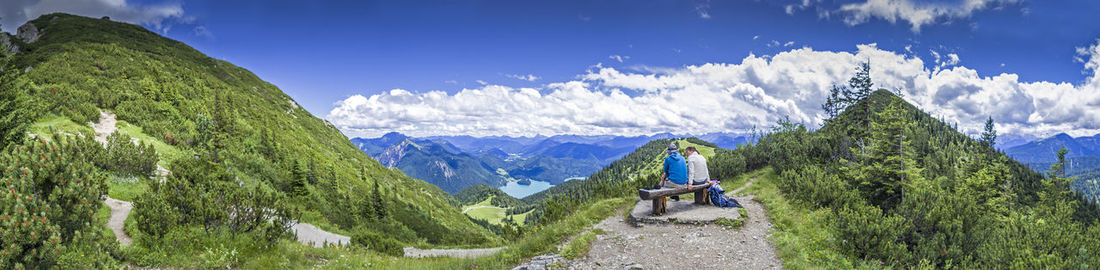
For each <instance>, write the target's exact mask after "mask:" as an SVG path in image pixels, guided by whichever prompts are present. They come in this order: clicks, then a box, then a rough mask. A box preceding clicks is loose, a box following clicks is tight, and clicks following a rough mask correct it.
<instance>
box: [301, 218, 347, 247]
mask: <svg viewBox="0 0 1100 270" xmlns="http://www.w3.org/2000/svg"><path fill="white" fill-rule="evenodd" d="M290 230H291V231H293V232H294V235H295V236H297V237H298V242H301V243H302V244H306V245H312V246H313V247H323V246H324V244H326V243H327V244H330V245H332V244H336V245H341V246H342V245H347V244H349V243H351V237H347V236H343V235H339V234H335V233H330V232H327V231H325V230H322V229H321V228H317V226H313V225H312V224H309V223H296V224H294V226H292V227H290Z"/></svg>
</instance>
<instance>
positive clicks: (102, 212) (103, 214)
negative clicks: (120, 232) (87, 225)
mask: <svg viewBox="0 0 1100 270" xmlns="http://www.w3.org/2000/svg"><path fill="white" fill-rule="evenodd" d="M110 218H111V208H110V207H107V204H106V203H104V204H103V205H100V206H99V210H96V212H95V222H96V227H98V228H99V230H98V231H99V233H100V234H101V235H103V236H106V237H109V239H115V232H112V231H111V228H107V220H108V219H110Z"/></svg>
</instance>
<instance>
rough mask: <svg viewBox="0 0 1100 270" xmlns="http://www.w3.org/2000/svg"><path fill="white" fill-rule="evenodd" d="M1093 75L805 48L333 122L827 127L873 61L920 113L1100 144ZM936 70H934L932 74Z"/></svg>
mask: <svg viewBox="0 0 1100 270" xmlns="http://www.w3.org/2000/svg"><path fill="white" fill-rule="evenodd" d="M1097 44H1100V41H1097ZM1078 51H1079V54H1080V55H1081V57H1080V62H1082V63H1084V67H1085V69H1086V70H1088V71H1090V72H1092V73H1091V74H1093V75H1091V76H1090V77H1089V78H1088V79H1087V80H1086V81H1085V82H1084V83H1080V84H1076V85H1075V84H1071V83H1064V82H1046V81H1039V82H1022V81H1020V80H1019V76H1017V75H1016V74H1009V73H1002V74H998V75H995V76H981V75H979V74H978V72H977V71H976V70H974V69H970V68H967V67H963V66H957V65H954V66H950V67H947V66H944V67H943V68H942V69H941V68H939V65H941V64H942V63H943V62H944V61H947V62H956V63H957V60H954V59H957V58H955V57H950V56H948V57H945V58H943V59H941V60H940V61H941V62H940V63H937V64H931V63H926V62H925V61H924V60H922V59H921V58H919V57H918V56H915V55H911V54H905V53H896V52H892V51H886V50H882V49H879V48H878V47H877V46H876V45H875V44H866V45H859V46H857V47H856V49H855V51H852V52H845V51H816V50H814V49H812V48H808V47H803V48H799V49H792V50H789V51H785V52H780V53H778V54H775V55H774V56H756V55H752V54H750V55H748V56H747V57H745V58H743V59H742V60H741V61H740V63H707V64H702V65H690V66H683V67H679V68H666V69H641V70H629V71H628V70H620V69H616V68H613V67H603V66H601V65H596V66H594V67H592V68H590V69H589V70H588V71H586V72H585V73H584V74H580V75H578V76H577V78H576V79H574V80H571V81H565V82H555V83H549V84H546V85H545V86H542V87H539V88H519V87H510V86H505V85H485V86H481V87H478V88H472V89H462V90H460V91H458V92H457V93H454V94H448V93H447V92H443V91H432V92H427V93H413V92H410V91H407V90H402V89H394V90H390V91H388V92H383V93H379V94H373V95H369V96H364V95H355V96H351V97H349V98H347V99H344V100H342V101H339V102H337V103H336V106H335V108H334V109H332V111H331V112H330V113H329V114H328V116H327V119H328V120H329V121H331V122H332V123H334V124H335V125H337V126H338V127H340V128H341V129H342V130H344V131H345V132H347V133H348V134H349V135H352V136H368V137H370V136H379V135H381V134H383V133H386V132H389V131H400V132H403V133H407V134H412V135H414V136H427V135H454V134H469V135H476V136H484V135H517V136H518V135H535V134H542V135H553V134H617V135H637V134H652V133H657V132H675V133H695V134H700V133H707V132H744V131H747V130H750V129H752V128H753V127H768V126H771V125H773V124H774V123H775V122H776V121H778V120H779V119H781V118H784V117H790V119H791V120H792V121H796V122H801V123H805V124H807V125H808V126H810V127H817V126H820V125H821V124H822V123H823V121H824V120H823V119H824V117H825V115H824V112H823V111H821V109H820V104H822V103H823V102H824V101H825V96H826V95H827V93H828V89H829V88H830V86H831V85H833V84H834V83H844V82H846V81H847V79H848V78H850V77H851V76H852V75H853V74H854V73H855V67H856V65H857V64H858V63H862V62H866V61H870V63H871V78H872V79H873V80H874V82H875V85H876V87H879V88H885V89H891V90H893V89H900V90H901V91H902V94H903V96H904V97H905V99H907V100H908V101H909V102H911V103H913V104H914V105H916V106H918V107H920V108H921V109H923V110H925V111H927V112H929V113H931V114H932V115H933V116H936V117H941V118H943V119H945V120H946V121H947V122H949V123H958V124H959V128H960V129H962V130H963V131H964V132H966V133H968V134H971V135H976V134H978V133H980V132H981V128H982V125H983V124H984V121H985V119H986V117H990V116H992V117H993V118H994V119H995V120H996V121H997V122H998V126H997V128H998V130H999V131H1000V132H1001V133H1003V134H1027V135H1035V136H1046V135H1052V134H1054V133H1057V132H1068V133H1070V134H1071V135H1075V136H1081V135H1092V134H1095V133H1096V132H1100V114H1097V113H1095V112H1097V111H1100V79H1097V77H1096V75H1095V71H1096V70H1097V69H1098V68H1100V45H1096V44H1094V45H1091V46H1088V47H1082V48H1080V49H1078ZM929 66H931V67H933V68H929Z"/></svg>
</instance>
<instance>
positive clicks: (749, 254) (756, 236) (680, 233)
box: [516, 180, 783, 269]
mask: <svg viewBox="0 0 1100 270" xmlns="http://www.w3.org/2000/svg"><path fill="white" fill-rule="evenodd" d="M754 181H755V180H754ZM752 183H753V182H752V181H750V182H749V183H747V184H745V186H748V185H751V184H752ZM742 188H744V187H742ZM742 188H738V189H737V190H734V191H733V192H731V193H730V194H736V193H737V192H740V191H741V190H742ZM734 198H736V199H737V200H738V201H739V202H741V204H743V205H744V206H745V210H747V212H748V217H747V219H746V222H745V225H744V226H742V227H741V228H738V229H731V228H726V227H723V226H719V225H684V224H656V225H648V224H643V225H642V226H641V227H634V226H632V225H631V224H630V223H628V222H627V221H626V220H624V219H623V216H622V215H615V216H612V217H609V218H607V219H605V220H603V221H602V222H600V223H599V224H597V225H596V226H594V228H599V229H602V230H604V231H606V233H604V234H601V235H598V236H597V238H596V240H595V241H593V242H592V246H591V248H590V249H589V251H588V254H587V255H585V256H584V257H581V258H578V259H576V260H573V261H569V262H566V263H562V264H561V265H563V266H564V267H565V268H569V269H781V268H783V265H782V262H781V261H780V260H779V258H778V257H776V254H775V248H774V247H773V246H772V244H771V243H770V242H768V234H769V233H770V232H771V230H772V225H771V223H770V222H769V221H768V219H767V216H766V215H765V213H764V208H763V206H762V205H761V204H760V203H759V202H756V201H753V200H752V195H748V196H737V197H734ZM551 255H552V254H551ZM540 257H543V256H540ZM550 257H553V256H550ZM536 258H539V257H536ZM543 262H547V260H545V258H543V260H535V259H532V260H531V262H530V263H527V264H523V265H520V266H519V267H517V268H516V269H547V268H540V266H541V267H545V266H547V265H548V264H549V263H546V264H542V263H543ZM533 263H534V264H533Z"/></svg>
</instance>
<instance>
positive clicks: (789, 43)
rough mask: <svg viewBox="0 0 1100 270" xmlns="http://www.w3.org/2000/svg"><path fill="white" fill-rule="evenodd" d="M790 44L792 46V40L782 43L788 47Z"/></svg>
mask: <svg viewBox="0 0 1100 270" xmlns="http://www.w3.org/2000/svg"><path fill="white" fill-rule="evenodd" d="M790 46H794V41H787V43H783V47H790Z"/></svg>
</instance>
